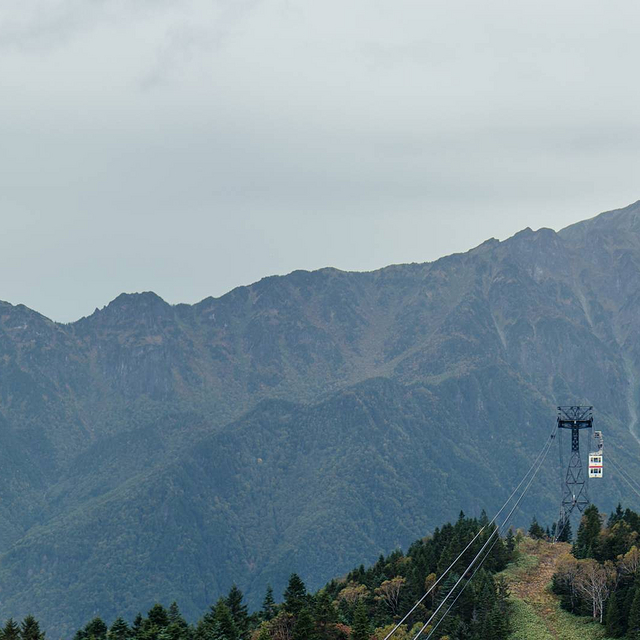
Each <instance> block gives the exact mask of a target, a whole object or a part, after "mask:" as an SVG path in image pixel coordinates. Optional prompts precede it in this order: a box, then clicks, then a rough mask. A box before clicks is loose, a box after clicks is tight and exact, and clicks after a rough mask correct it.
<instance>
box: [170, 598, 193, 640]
mask: <svg viewBox="0 0 640 640" xmlns="http://www.w3.org/2000/svg"><path fill="white" fill-rule="evenodd" d="M168 618H169V626H168V627H167V630H166V631H167V635H168V640H189V638H190V636H191V630H190V628H189V625H188V624H187V621H186V620H185V619H184V617H183V616H182V613H180V608H179V607H178V603H177V602H172V603H171V606H170V607H169V611H168Z"/></svg>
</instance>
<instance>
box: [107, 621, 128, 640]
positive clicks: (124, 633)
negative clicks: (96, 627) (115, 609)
mask: <svg viewBox="0 0 640 640" xmlns="http://www.w3.org/2000/svg"><path fill="white" fill-rule="evenodd" d="M130 634H131V630H130V629H129V625H128V624H127V623H126V622H125V620H124V619H123V618H117V619H116V620H115V621H114V623H113V624H112V625H111V628H110V629H109V632H108V633H107V639H108V640H129V637H130Z"/></svg>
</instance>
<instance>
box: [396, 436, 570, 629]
mask: <svg viewBox="0 0 640 640" xmlns="http://www.w3.org/2000/svg"><path fill="white" fill-rule="evenodd" d="M557 431H558V427H557V425H556V427H555V429H554V430H553V431H552V432H551V435H550V436H549V439H548V440H547V442H545V444H544V446H543V447H542V449H541V450H540V453H538V456H537V457H536V459H535V460H534V461H533V464H532V465H531V467H530V468H529V470H528V471H527V473H525V474H524V476H523V477H522V480H520V482H519V483H518V486H517V487H516V488H515V489H514V490H513V491H512V492H511V495H510V496H509V497H508V498H507V499H506V501H505V503H504V504H503V505H502V507H500V510H499V511H498V513H496V515H495V516H493V519H492V520H491V521H490V522H488V523H487V524H485V525H484V526H483V527H482V528H481V529H480V530H479V531H478V533H476V535H475V536H473V538H472V539H471V541H470V542H469V544H467V546H466V547H465V548H464V549H463V550H462V551H461V552H460V553H459V555H458V557H457V558H456V559H455V560H454V561H453V562H452V563H451V564H450V565H449V566H448V567H447V568H446V569H445V570H444V571H443V572H442V574H441V575H440V577H439V578H438V579H437V580H436V581H435V582H434V583H433V584H432V585H431V586H430V587H429V589H428V590H427V592H426V593H425V594H424V595H423V596H422V597H421V598H420V599H419V600H418V601H417V602H416V603H415V604H414V605H413V607H411V609H409V611H408V612H407V614H406V615H405V616H404V618H402V620H400V622H398V624H396V626H395V627H394V628H393V629H392V630H391V631H389V633H388V634H387V635H386V636H385V637H384V640H389V638H390V637H391V636H392V635H393V634H394V633H395V632H396V631H397V630H398V629H399V628H400V626H401V625H402V624H404V622H405V621H406V620H407V618H408V617H409V616H410V615H411V614H412V613H413V612H414V611H415V610H416V609H417V608H418V607H419V606H420V604H422V602H424V600H425V598H426V597H427V596H428V595H429V594H430V593H431V592H432V591H433V590H434V589H435V588H436V587H437V586H438V584H439V583H440V582H441V581H442V580H443V579H444V577H445V576H446V575H447V573H449V571H451V569H453V567H454V566H455V565H456V563H457V562H458V560H460V558H462V556H463V555H464V554H465V553H466V552H467V551H468V550H469V548H470V547H471V545H472V544H473V543H474V542H475V541H476V540H477V539H478V538H479V537H480V535H481V534H482V532H483V531H484V530H485V529H486V528H487V527H490V526H491V525H492V524H493V523H494V522H495V521H496V520H497V518H498V516H499V515H500V514H501V513H502V512H503V511H504V509H505V507H506V506H507V505H508V504H509V502H510V501H511V498H513V496H514V495H515V494H516V493H517V492H518V489H520V487H521V486H522V484H523V483H524V481H525V480H526V479H527V476H528V475H529V474H530V473H531V471H532V470H533V469H534V467H535V466H536V464H537V463H538V460H540V456H542V454H543V453H544V450H545V449H546V448H547V446H548V447H549V448H551V443H552V442H553V439H554V438H555V435H556V432H557ZM548 452H549V451H548V449H547V452H546V453H544V457H545V458H546V456H547V453H548ZM536 473H537V470H536ZM503 524H504V523H503ZM492 535H493V534H492ZM416 637H417V636H416Z"/></svg>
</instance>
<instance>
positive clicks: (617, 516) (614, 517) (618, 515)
mask: <svg viewBox="0 0 640 640" xmlns="http://www.w3.org/2000/svg"><path fill="white" fill-rule="evenodd" d="M623 517H624V512H623V511H622V505H621V504H620V503H619V502H618V506H617V507H616V510H615V511H614V512H613V513H612V514H611V515H610V516H609V522H608V523H607V526H608V527H612V526H613V525H614V524H615V523H616V522H620V521H621V520H622V519H623Z"/></svg>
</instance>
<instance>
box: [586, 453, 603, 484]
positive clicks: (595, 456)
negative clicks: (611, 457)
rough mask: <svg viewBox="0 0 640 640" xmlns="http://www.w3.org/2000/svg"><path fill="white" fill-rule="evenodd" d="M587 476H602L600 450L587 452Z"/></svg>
mask: <svg viewBox="0 0 640 640" xmlns="http://www.w3.org/2000/svg"><path fill="white" fill-rule="evenodd" d="M589 477H590V478H602V452H601V451H596V452H594V453H590V454H589Z"/></svg>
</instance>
